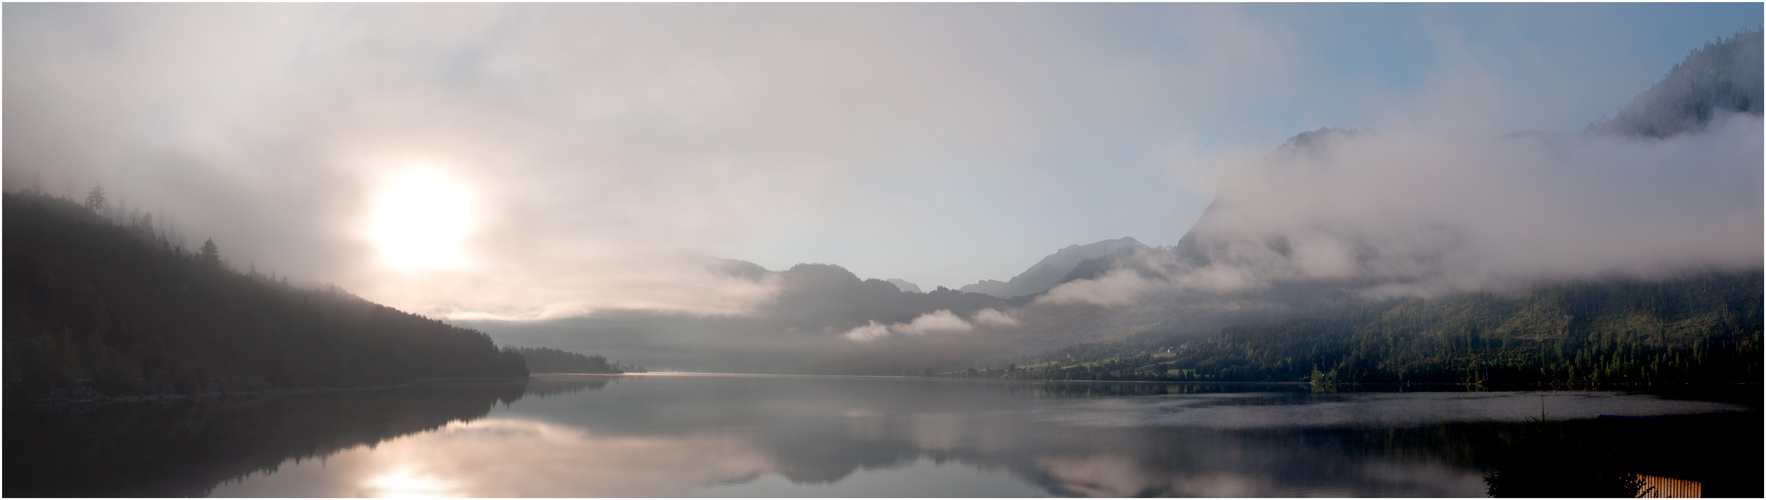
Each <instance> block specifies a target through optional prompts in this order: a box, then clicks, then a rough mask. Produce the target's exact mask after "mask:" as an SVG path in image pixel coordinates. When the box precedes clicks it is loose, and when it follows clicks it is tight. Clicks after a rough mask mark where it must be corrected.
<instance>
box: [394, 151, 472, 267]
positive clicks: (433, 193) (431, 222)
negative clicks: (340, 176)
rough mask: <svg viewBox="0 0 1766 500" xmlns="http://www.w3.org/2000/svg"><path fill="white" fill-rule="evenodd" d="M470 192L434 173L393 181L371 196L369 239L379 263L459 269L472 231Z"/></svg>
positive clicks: (409, 174)
mask: <svg viewBox="0 0 1766 500" xmlns="http://www.w3.org/2000/svg"><path fill="white" fill-rule="evenodd" d="M471 205H472V196H471V192H470V191H469V190H468V189H467V188H466V186H465V185H464V184H461V183H460V182H457V181H454V180H453V179H450V178H448V177H447V176H445V175H443V174H441V173H439V172H436V171H433V170H413V171H409V172H406V173H404V174H403V175H400V176H397V177H394V178H393V179H391V182H389V183H387V185H386V186H385V187H384V188H382V189H381V190H380V191H379V193H377V195H376V196H375V200H374V205H373V209H372V210H373V211H372V214H371V215H370V217H369V227H368V236H369V239H370V240H372V241H373V242H374V245H375V246H376V247H378V248H379V250H380V256H381V259H382V260H383V261H384V262H385V263H386V264H387V265H389V266H391V267H394V268H400V269H437V268H451V267H458V266H460V265H461V264H463V263H464V261H465V258H464V256H463V255H462V252H461V246H462V244H463V243H464V242H465V240H466V236H467V235H468V234H469V233H470V232H471V223H472V220H471V215H472V206H471Z"/></svg>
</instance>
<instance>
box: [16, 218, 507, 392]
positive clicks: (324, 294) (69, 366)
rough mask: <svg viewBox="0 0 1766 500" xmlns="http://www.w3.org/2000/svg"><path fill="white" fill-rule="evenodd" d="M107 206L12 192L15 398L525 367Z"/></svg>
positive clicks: (481, 344)
mask: <svg viewBox="0 0 1766 500" xmlns="http://www.w3.org/2000/svg"><path fill="white" fill-rule="evenodd" d="M99 202H100V203H101V202H102V201H101V200H99ZM98 213H100V212H99V211H95V210H93V209H92V208H91V207H89V206H84V205H81V204H78V203H75V202H73V201H70V200H67V199H65V198H58V197H53V196H48V195H44V194H41V193H35V192H26V193H7V194H5V195H4V214H5V215H4V217H5V219H4V220H5V239H6V244H5V262H4V266H5V284H4V287H5V305H4V307H5V319H4V322H5V323H4V326H5V334H4V335H5V377H6V381H5V390H6V396H7V397H8V398H9V399H18V398H30V397H40V396H43V395H45V394H50V393H52V392H54V391H56V390H63V391H75V392H79V393H86V394H89V393H87V392H86V391H97V392H98V393H100V394H103V395H108V396H123V395H136V394H153V393H166V392H177V393H185V394H190V393H200V392H211V391H231V390H250V389H262V388H272V387H284V388H286V387H336V386H362V385H377V384H390V383H399V382H404V381H407V380H411V379H416V378H434V377H509V376H525V375H526V374H527V369H526V367H525V365H524V364H523V362H522V360H521V357H520V356H519V355H517V354H514V353H503V352H501V351H499V350H498V349H497V346H496V345H494V344H493V343H492V342H491V339H490V337H488V336H486V335H484V334H483V333H480V332H477V331H473V330H469V329H464V328H459V327H454V326H450V325H447V324H444V323H441V322H439V321H435V320H431V319H428V318H424V317H420V316H416V315H412V314H406V313H404V312H401V311H398V310H396V309H393V308H390V307H385V306H381V305H379V304H375V303H372V302H368V301H366V300H363V299H361V298H358V297H356V296H354V295H350V294H348V293H347V292H343V291H341V290H337V289H335V288H330V289H318V290H314V289H305V288H301V287H294V286H289V285H287V284H286V280H283V281H281V282H277V281H273V280H271V279H270V278H268V277H265V276H261V275H258V274H257V273H255V272H251V273H241V272H238V271H234V270H230V269H227V268H226V267H225V266H224V265H223V264H222V262H221V259H220V253H221V250H220V249H219V248H218V247H217V246H216V245H214V244H213V242H209V244H207V245H205V247H204V249H203V251H201V252H190V251H186V250H184V249H182V248H179V247H177V246H174V245H173V244H172V243H171V242H170V241H168V240H166V239H164V237H163V236H162V234H163V233H158V232H156V231H155V230H154V228H153V226H152V222H151V219H145V218H144V219H140V220H132V221H128V223H122V224H119V223H116V222H113V221H110V220H107V219H105V218H104V217H101V216H100V215H98Z"/></svg>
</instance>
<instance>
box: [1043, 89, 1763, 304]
mask: <svg viewBox="0 0 1766 500" xmlns="http://www.w3.org/2000/svg"><path fill="white" fill-rule="evenodd" d="M1761 123H1762V122H1761V118H1760V117H1759V116H1758V115H1751V114H1734V113H1731V114H1726V115H1721V116H1718V117H1716V118H1714V119H1713V121H1712V122H1711V124H1710V126H1709V127H1708V129H1706V130H1705V131H1703V132H1701V133H1690V134H1682V135H1677V136H1674V137H1671V138H1667V139H1656V138H1638V137H1628V136H1617V135H1597V134H1523V135H1516V136H1510V137H1502V138H1463V137H1454V136H1450V135H1433V134H1428V133H1419V132H1368V131H1363V132H1343V131H1335V130H1328V129H1327V130H1322V131H1318V132H1313V133H1309V134H1307V135H1303V136H1301V137H1297V138H1296V140H1295V141H1291V142H1290V143H1289V144H1288V145H1286V146H1284V147H1283V148H1281V149H1279V150H1277V151H1276V152H1274V153H1272V154H1270V155H1268V156H1266V157H1264V158H1262V159H1261V160H1259V161H1256V162H1252V163H1249V164H1246V165H1241V166H1239V168H1238V169H1236V171H1235V172H1234V173H1233V175H1231V176H1230V177H1228V178H1227V179H1226V180H1225V182H1224V183H1223V186H1222V189H1221V191H1220V194H1219V196H1218V197H1217V198H1216V200H1215V203H1214V205H1213V206H1212V207H1210V209H1209V211H1208V213H1207V214H1205V215H1204V216H1203V217H1202V219H1201V221H1199V222H1198V223H1197V224H1196V226H1195V228H1194V229H1193V230H1192V231H1191V233H1190V234H1189V235H1188V236H1186V237H1185V241H1184V242H1182V243H1180V244H1179V245H1178V246H1177V247H1175V248H1167V249H1159V250H1154V251H1149V252H1136V253H1126V254H1121V255H1117V256H1114V257H1113V264H1114V266H1115V268H1114V269H1113V270H1111V271H1109V272H1107V273H1105V274H1103V275H1101V276H1098V277H1096V278H1092V279H1085V280H1077V281H1071V282H1068V283H1065V284H1062V285H1060V286H1058V287H1056V288H1054V289H1052V290H1050V291H1049V293H1048V294H1047V295H1045V296H1043V297H1041V298H1039V300H1038V302H1039V303H1049V304H1092V305H1098V306H1107V307H1115V306H1124V305H1129V304H1132V303H1134V302H1135V301H1137V300H1138V299H1139V298H1140V297H1142V296H1144V295H1146V294H1149V293H1154V292H1155V291H1159V290H1207V291H1227V292H1230V291H1238V290H1247V289H1253V288H1257V287H1263V286H1269V285H1272V284H1277V283H1283V282H1296V281H1308V280H1331V281H1342V282H1346V283H1352V284H1355V285H1354V286H1356V287H1357V290H1358V291H1359V292H1361V293H1362V294H1364V295H1367V296H1375V297H1382V296H1424V297H1428V296H1435V295H1439V294H1442V293H1450V292H1454V291H1466V290H1491V289H1505V288H1509V287H1514V286H1519V285H1524V284H1526V283H1529V282H1533V281H1536V280H1541V279H1564V278H1599V277H1609V276H1626V277H1640V278H1653V277H1663V276H1668V275H1672V274H1674V273H1679V272H1687V271H1697V270H1706V269H1724V270H1733V269H1747V268H1759V267H1760V263H1761V261H1760V255H1761V254H1762V245H1761V241H1762V229H1761V228H1762V215H1761V209H1760V207H1761V205H1762V194H1761V189H1760V186H1761V182H1762V174H1761V168H1760V166H1761V165H1762V154H1761V151H1762V139H1761V138H1762V125H1761Z"/></svg>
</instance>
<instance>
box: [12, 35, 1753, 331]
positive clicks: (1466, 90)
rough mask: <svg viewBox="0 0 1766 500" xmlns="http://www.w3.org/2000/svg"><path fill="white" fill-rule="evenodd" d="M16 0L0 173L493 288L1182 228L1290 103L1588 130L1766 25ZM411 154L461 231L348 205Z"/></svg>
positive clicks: (617, 290) (679, 279)
mask: <svg viewBox="0 0 1766 500" xmlns="http://www.w3.org/2000/svg"><path fill="white" fill-rule="evenodd" d="M4 14H5V35H4V36H5V39H4V42H5V64H6V67H5V70H6V71H5V84H6V89H7V92H6V94H5V99H6V108H7V109H8V111H9V113H7V115H6V118H5V120H6V123H5V125H6V130H7V132H8V133H7V136H6V153H5V155H6V157H5V159H6V164H5V179H4V180H5V182H6V184H7V187H8V188H14V187H17V186H21V185H23V184H25V183H27V182H30V181H28V180H27V179H31V178H33V177H31V176H36V177H35V178H37V179H41V182H43V183H44V184H45V185H46V186H47V187H48V188H50V189H51V190H52V191H60V192H64V193H65V194H73V193H80V192H83V190H84V186H89V185H90V184H92V183H95V182H104V183H105V184H106V185H107V186H110V187H112V189H113V191H114V192H115V194H116V196H117V197H118V198H119V199H122V200H125V201H127V202H130V203H132V204H134V206H136V207H141V208H147V209H150V210H159V211H161V212H164V213H167V214H169V215H172V216H173V217H174V218H175V219H177V220H178V221H179V222H180V224H181V227H182V229H183V230H184V232H185V233H186V234H188V235H190V236H191V237H192V238H194V239H196V240H197V241H200V240H201V239H204V238H209V237H213V238H214V239H215V240H216V241H217V243H220V244H221V245H222V248H223V249H226V250H227V253H228V254H229V255H230V256H231V258H233V259H234V260H235V262H236V263H239V264H245V263H252V264H255V265H256V266H257V267H258V268H260V269H267V270H276V271H278V272H281V273H285V274H291V275H294V276H296V277H301V278H306V279H311V280H314V281H320V282H324V281H333V282H337V283H339V284H341V285H344V286H345V287H347V288H351V289H352V290H357V291H358V292H359V293H362V294H363V295H364V296H367V297H369V298H371V299H376V300H380V301H383V302H388V303H391V304H393V305H396V306H400V307H404V308H407V309H412V310H418V311H424V312H436V313H450V312H453V313H458V312H463V311H464V312H483V313H486V314H492V315H502V316H509V317H527V316H532V315H534V314H537V313H535V311H551V312H549V313H546V314H552V315H557V314H570V312H571V311H579V312H580V311H590V310H596V309H600V308H608V307H644V308H650V307H654V308H667V309H682V310H692V311H727V310H730V309H731V308H735V309H740V304H744V303H748V302H751V301H752V300H755V297H758V296H760V295H757V294H756V293H757V292H755V291H754V290H749V289H746V288H743V287H739V286H738V287H735V289H733V290H732V289H729V287H727V286H726V285H727V283H723V282H721V281H718V280H717V279H701V278H700V277H698V275H696V274H695V271H693V269H694V267H693V265H691V264H690V263H691V262H692V258H690V257H683V256H691V255H701V256H713V257H722V258H736V259H744V260H749V261H753V262H756V263H759V264H761V265H763V266H765V267H768V268H771V269H784V268H788V267H790V266H791V265H793V264H796V263H800V262H823V263H834V264H840V265H842V266H845V267H847V268H848V269H851V270H852V271H854V272H855V273H857V274H858V275H859V276H861V277H866V278H904V279H907V280H909V281H912V282H915V283H918V284H920V285H921V286H922V287H923V288H931V287H932V286H937V285H944V286H950V287H958V286H961V285H963V284H967V283H971V282H974V281H976V280H980V279H1006V278H1009V277H1010V276H1012V275H1014V274H1016V273H1018V272H1021V271H1023V270H1024V269H1025V268H1026V267H1027V266H1029V265H1031V264H1032V263H1034V262H1036V261H1037V259H1040V258H1041V257H1042V256H1044V255H1046V254H1048V253H1051V252H1053V251H1054V250H1056V249H1058V248H1061V247H1063V246H1066V245H1071V244H1084V243H1090V242H1093V241H1097V240H1102V239H1108V238H1117V237H1122V236H1132V237H1135V238H1137V239H1139V240H1141V241H1143V242H1145V243H1148V244H1153V245H1171V244H1175V243H1176V242H1177V240H1178V238H1179V237H1180V236H1181V235H1182V234H1183V232H1184V231H1186V230H1187V229H1188V228H1189V226H1190V225H1191V224H1193V223H1194V222H1195V220H1196V219H1197V217H1198V216H1199V215H1200V213H1201V210H1202V209H1203V208H1204V207H1205V206H1206V205H1207V204H1208V202H1209V200H1210V199H1211V198H1212V193H1213V188H1214V187H1215V183H1216V182H1218V180H1219V179H1220V177H1221V175H1222V174H1223V173H1224V172H1226V171H1227V170H1228V169H1230V168H1231V167H1232V166H1233V165H1235V164H1238V163H1242V162H1244V161H1246V160H1247V159H1250V158H1255V157H1256V156H1257V155H1260V154H1262V153H1263V152H1266V151H1268V150H1270V149H1271V148H1273V147H1275V146H1276V145H1278V144H1280V143H1281V142H1282V141H1283V140H1285V139H1286V138H1288V137H1290V136H1293V135H1294V134H1297V133H1299V132H1303V131H1306V130H1311V129H1315V128H1318V127H1324V126H1335V127H1346V128H1374V129H1383V130H1391V129H1411V128H1416V129H1430V130H1435V131H1451V132H1455V133H1464V134H1474V135H1476V134H1484V135H1495V134H1502V133H1507V132H1513V131H1520V130H1564V131H1575V130H1580V129H1581V128H1582V127H1583V126H1585V125H1587V124H1588V123H1589V122H1591V121H1594V120H1596V119H1599V118H1601V117H1602V116H1605V115H1608V114H1611V113H1613V112H1614V111H1616V110H1617V109H1618V108H1619V107H1620V106H1623V105H1624V104H1625V103H1626V102H1627V101H1629V100H1630V99H1631V97H1632V96H1634V95H1636V94H1637V93H1638V92H1640V91H1642V90H1644V89H1646V88H1648V86H1649V85H1650V84H1652V83H1654V82H1655V81H1656V80H1658V79H1659V78H1661V76H1662V75H1664V74H1665V73H1666V72H1667V71H1668V69H1669V68H1670V67H1672V66H1673V64H1674V63H1675V62H1677V61H1679V60H1680V59H1681V58H1682V57H1684V56H1685V54H1686V53H1687V52H1688V51H1689V50H1692V49H1694V48H1697V47H1699V46H1701V45H1703V44H1704V43H1705V42H1708V41H1712V40H1714V39H1716V38H1717V37H1720V36H1726V35H1730V34H1733V33H1735V32H1736V31H1738V30H1743V29H1748V30H1754V29H1758V28H1759V27H1760V25H1761V22H1762V9H1761V4H1758V3H1726V4H1685V3H1675V4H1111V5H1093V4H1035V5H999V4H982V5H974V4H968V5H935V4H934V5H928V4H911V5H796V4H787V5H557V4H547V5H352V4H335V5H49V4H8V5H6V6H5V8H4ZM410 179H442V180H441V181H436V182H439V184H435V185H446V186H454V187H450V188H446V189H440V190H439V191H436V192H435V193H434V196H432V197H431V198H433V199H429V198H424V199H425V200H428V201H425V203H430V202H433V203H436V204H437V205H436V206H438V207H443V208H446V209H445V210H440V212H445V213H455V212H459V213H466V214H468V215H467V216H464V217H462V218H461V220H450V221H440V222H435V221H417V220H412V221H404V222H400V221H403V219H399V220H395V223H393V224H391V225H392V226H398V225H400V224H401V223H402V224H403V225H405V226H412V225H417V226H422V225H424V224H428V223H429V222H435V223H436V224H437V225H438V227H439V226H446V228H445V230H440V231H439V232H438V233H437V234H429V235H417V236H410V237H413V238H420V239H419V240H413V241H415V242H416V243H421V244H422V245H437V246H450V248H452V249H453V250H457V251H455V252H454V254H458V255H459V258H458V259H454V260H448V259H441V260H437V258H428V257H426V258H424V259H419V260H421V261H422V262H425V263H428V264H424V265H421V266H419V265H414V264H412V263H411V262H403V263H401V262H396V261H394V260H395V258H394V257H391V256H390V254H389V253H388V251H387V250H386V249H387V248H389V247H393V246H398V247H401V248H405V247H410V246H411V245H412V244H416V243H413V241H406V242H403V243H402V244H400V245H392V244H389V243H388V240H387V238H392V237H394V236H389V235H386V234H372V233H373V230H371V229H365V228H370V227H383V226H386V224H382V225H380V226H375V225H374V224H371V223H370V222H369V221H370V220H383V219H384V218H385V217H389V216H386V215H384V214H380V215H376V214H379V212H375V210H379V209H378V208H376V207H379V206H381V204H380V201H383V200H384V199H385V198H386V196H387V195H386V194H385V193H389V192H405V191H400V189H406V190H407V191H408V189H407V188H408V186H409V185H411V184H410V183H411V182H414V181H411V180H410ZM423 182H429V181H423ZM449 183H451V184H449ZM432 184H433V183H432ZM423 185H430V184H423ZM420 198H421V197H420ZM460 207H467V208H460ZM456 208H458V209H459V210H454V209H456ZM376 217H380V218H379V219H376ZM411 217H416V216H411ZM419 223H421V224H419ZM425 227H427V226H425ZM456 233H458V234H459V235H461V236H459V237H458V238H455V237H454V236H449V235H453V234H456ZM399 237H405V236H399ZM421 238H427V239H421ZM420 246H421V245H420ZM455 247H457V248H455ZM453 250H451V251H453ZM450 255H453V254H450ZM431 257H433V256H431ZM450 259H451V258H450ZM444 261H445V262H448V263H449V264H447V265H440V264H435V265H431V264H434V263H436V262H444ZM425 266H428V267H425ZM761 295H764V294H761ZM524 315H525V316H524Z"/></svg>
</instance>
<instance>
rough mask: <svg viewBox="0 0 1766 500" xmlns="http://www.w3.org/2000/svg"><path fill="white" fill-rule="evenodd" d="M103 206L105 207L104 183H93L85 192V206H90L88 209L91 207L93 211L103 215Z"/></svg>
mask: <svg viewBox="0 0 1766 500" xmlns="http://www.w3.org/2000/svg"><path fill="white" fill-rule="evenodd" d="M104 207H105V201H104V185H103V184H97V185H93V186H92V191H90V192H88V193H86V208H90V209H92V211H93V212H97V213H98V214H99V215H103V214H104Z"/></svg>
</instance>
